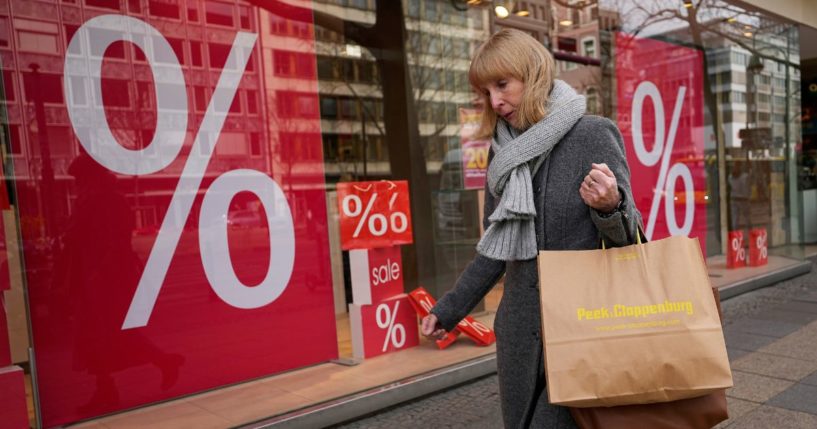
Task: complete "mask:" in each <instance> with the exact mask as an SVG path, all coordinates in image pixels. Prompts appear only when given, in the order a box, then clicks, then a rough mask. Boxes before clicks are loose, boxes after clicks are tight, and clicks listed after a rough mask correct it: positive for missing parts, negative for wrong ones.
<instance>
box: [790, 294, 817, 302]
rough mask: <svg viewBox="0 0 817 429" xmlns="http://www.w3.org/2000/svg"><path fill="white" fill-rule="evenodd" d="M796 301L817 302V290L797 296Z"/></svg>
mask: <svg viewBox="0 0 817 429" xmlns="http://www.w3.org/2000/svg"><path fill="white" fill-rule="evenodd" d="M795 300H796V301H801V302H813V303H817V292H809V293H807V294H803V295H801V296H798V297H797V298H795Z"/></svg>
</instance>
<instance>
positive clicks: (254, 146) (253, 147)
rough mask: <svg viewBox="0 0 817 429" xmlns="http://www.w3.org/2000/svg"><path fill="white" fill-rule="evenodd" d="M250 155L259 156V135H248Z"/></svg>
mask: <svg viewBox="0 0 817 429" xmlns="http://www.w3.org/2000/svg"><path fill="white" fill-rule="evenodd" d="M250 155H252V156H261V155H262V153H261V134H260V133H250Z"/></svg>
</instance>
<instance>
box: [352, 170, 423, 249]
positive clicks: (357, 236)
mask: <svg viewBox="0 0 817 429" xmlns="http://www.w3.org/2000/svg"><path fill="white" fill-rule="evenodd" d="M338 206H339V208H338V212H339V213H340V236H341V246H342V248H343V250H350V249H371V248H374V247H388V246H394V245H398V244H409V243H412V242H413V238H412V232H411V206H410V205H409V192H408V182H406V181H405V180H399V181H386V180H383V181H379V182H345V183H338Z"/></svg>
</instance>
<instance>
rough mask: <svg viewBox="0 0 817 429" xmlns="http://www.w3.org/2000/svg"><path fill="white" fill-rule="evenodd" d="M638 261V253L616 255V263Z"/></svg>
mask: <svg viewBox="0 0 817 429" xmlns="http://www.w3.org/2000/svg"><path fill="white" fill-rule="evenodd" d="M634 259H638V253H635V252H632V253H619V254H618V255H616V261H632V260H634Z"/></svg>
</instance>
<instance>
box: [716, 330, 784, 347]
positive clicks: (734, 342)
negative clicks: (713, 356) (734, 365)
mask: <svg viewBox="0 0 817 429" xmlns="http://www.w3.org/2000/svg"><path fill="white" fill-rule="evenodd" d="M724 339H725V340H726V347H727V348H734V349H741V350H748V351H755V350H757V349H759V348H761V347H763V346H767V345H769V344H771V343H773V342H774V341H775V340H777V338H775V337H769V336H767V335H757V334H749V333H746V332H741V331H737V330H731V331H729V332H726V333H724Z"/></svg>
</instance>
